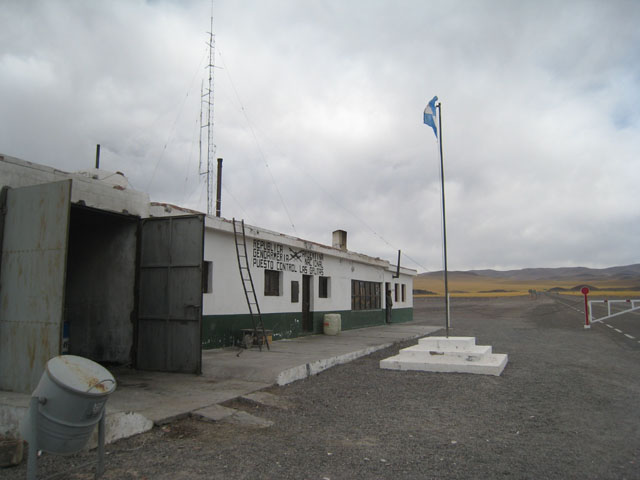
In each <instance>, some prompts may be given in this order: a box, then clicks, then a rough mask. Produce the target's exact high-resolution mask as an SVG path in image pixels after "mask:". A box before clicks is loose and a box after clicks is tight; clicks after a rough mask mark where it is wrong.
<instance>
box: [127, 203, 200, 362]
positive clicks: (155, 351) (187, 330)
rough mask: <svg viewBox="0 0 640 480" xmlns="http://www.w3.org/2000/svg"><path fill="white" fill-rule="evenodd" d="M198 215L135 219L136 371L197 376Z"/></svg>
mask: <svg viewBox="0 0 640 480" xmlns="http://www.w3.org/2000/svg"><path fill="white" fill-rule="evenodd" d="M203 256H204V216H203V215H189V216H180V217H163V218H147V219H143V220H141V228H140V267H139V297H138V325H137V339H138V342H137V345H138V350H137V355H136V363H137V367H138V368H140V369H143V370H158V371H164V372H183V373H200V372H201V368H202V342H201V325H202V263H203Z"/></svg>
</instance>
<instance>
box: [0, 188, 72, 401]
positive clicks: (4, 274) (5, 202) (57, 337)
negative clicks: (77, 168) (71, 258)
mask: <svg viewBox="0 0 640 480" xmlns="http://www.w3.org/2000/svg"><path fill="white" fill-rule="evenodd" d="M70 205H71V180H65V181H62V182H54V183H47V184H43V185H34V186H30V187H21V188H11V189H10V188H3V189H2V194H0V247H1V248H0V250H1V251H2V252H1V253H2V256H1V257H0V262H1V263H0V390H12V391H14V392H22V393H30V392H31V391H32V390H33V389H34V388H35V387H36V386H37V384H38V382H39V380H40V376H41V375H42V372H43V371H44V367H45V365H46V363H47V362H48V361H49V359H50V358H52V357H55V356H57V355H60V351H61V344H62V319H63V312H64V295H65V278H66V266H67V248H68V241H69V211H70Z"/></svg>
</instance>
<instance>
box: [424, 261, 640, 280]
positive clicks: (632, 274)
mask: <svg viewBox="0 0 640 480" xmlns="http://www.w3.org/2000/svg"><path fill="white" fill-rule="evenodd" d="M448 275H449V276H452V277H458V278H463V277H489V278H505V279H511V280H517V281H531V280H562V281H566V280H571V279H577V280H579V281H585V280H587V279H590V280H591V279H602V280H608V281H610V280H622V281H627V280H640V263H636V264H634V265H626V266H622V267H609V268H587V267H560V268H523V269H521V270H466V271H450V272H448ZM418 276H419V277H431V276H436V277H442V270H440V271H437V272H427V273H421V274H420V275H418Z"/></svg>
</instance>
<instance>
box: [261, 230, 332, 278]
mask: <svg viewBox="0 0 640 480" xmlns="http://www.w3.org/2000/svg"><path fill="white" fill-rule="evenodd" d="M323 261H324V254H322V253H318V252H311V251H309V250H303V249H300V250H296V249H295V248H291V247H289V246H285V245H282V244H279V243H273V242H267V241H265V240H256V239H254V240H253V261H252V265H253V266H254V267H255V268H264V269H266V270H277V271H281V272H293V273H302V274H303V275H324V266H323Z"/></svg>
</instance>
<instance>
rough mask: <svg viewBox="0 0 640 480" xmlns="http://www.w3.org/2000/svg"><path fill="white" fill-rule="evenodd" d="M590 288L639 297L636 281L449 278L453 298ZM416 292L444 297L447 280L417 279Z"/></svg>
mask: <svg viewBox="0 0 640 480" xmlns="http://www.w3.org/2000/svg"><path fill="white" fill-rule="evenodd" d="M587 284H588V285H591V286H595V287H597V288H598V289H600V290H593V291H592V292H591V294H592V295H597V296H608V297H609V296H611V297H620V296H622V297H628V298H631V297H634V298H640V290H639V289H638V286H637V282H635V283H633V284H625V283H624V282H619V281H617V282H616V281H610V280H609V281H607V280H604V281H598V280H596V281H593V280H591V281H588V282H585V281H580V280H579V279H570V280H561V281H558V280H536V281H523V280H512V279H502V278H491V277H485V276H479V275H473V274H467V273H459V272H456V273H453V274H450V275H449V294H450V295H451V296H452V297H507V296H519V295H529V290H536V291H537V292H538V293H541V292H544V291H546V290H549V289H552V288H555V287H560V288H565V289H567V290H569V289H571V288H573V287H576V286H578V285H587ZM413 288H414V290H426V291H430V292H434V293H435V294H436V295H435V296H443V295H444V278H443V276H442V275H437V276H435V275H434V276H426V277H416V278H415V279H414V282H413ZM562 293H563V294H567V295H582V294H581V293H580V291H574V292H569V291H567V292H562ZM414 296H415V297H433V296H434V295H424V294H414Z"/></svg>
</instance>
